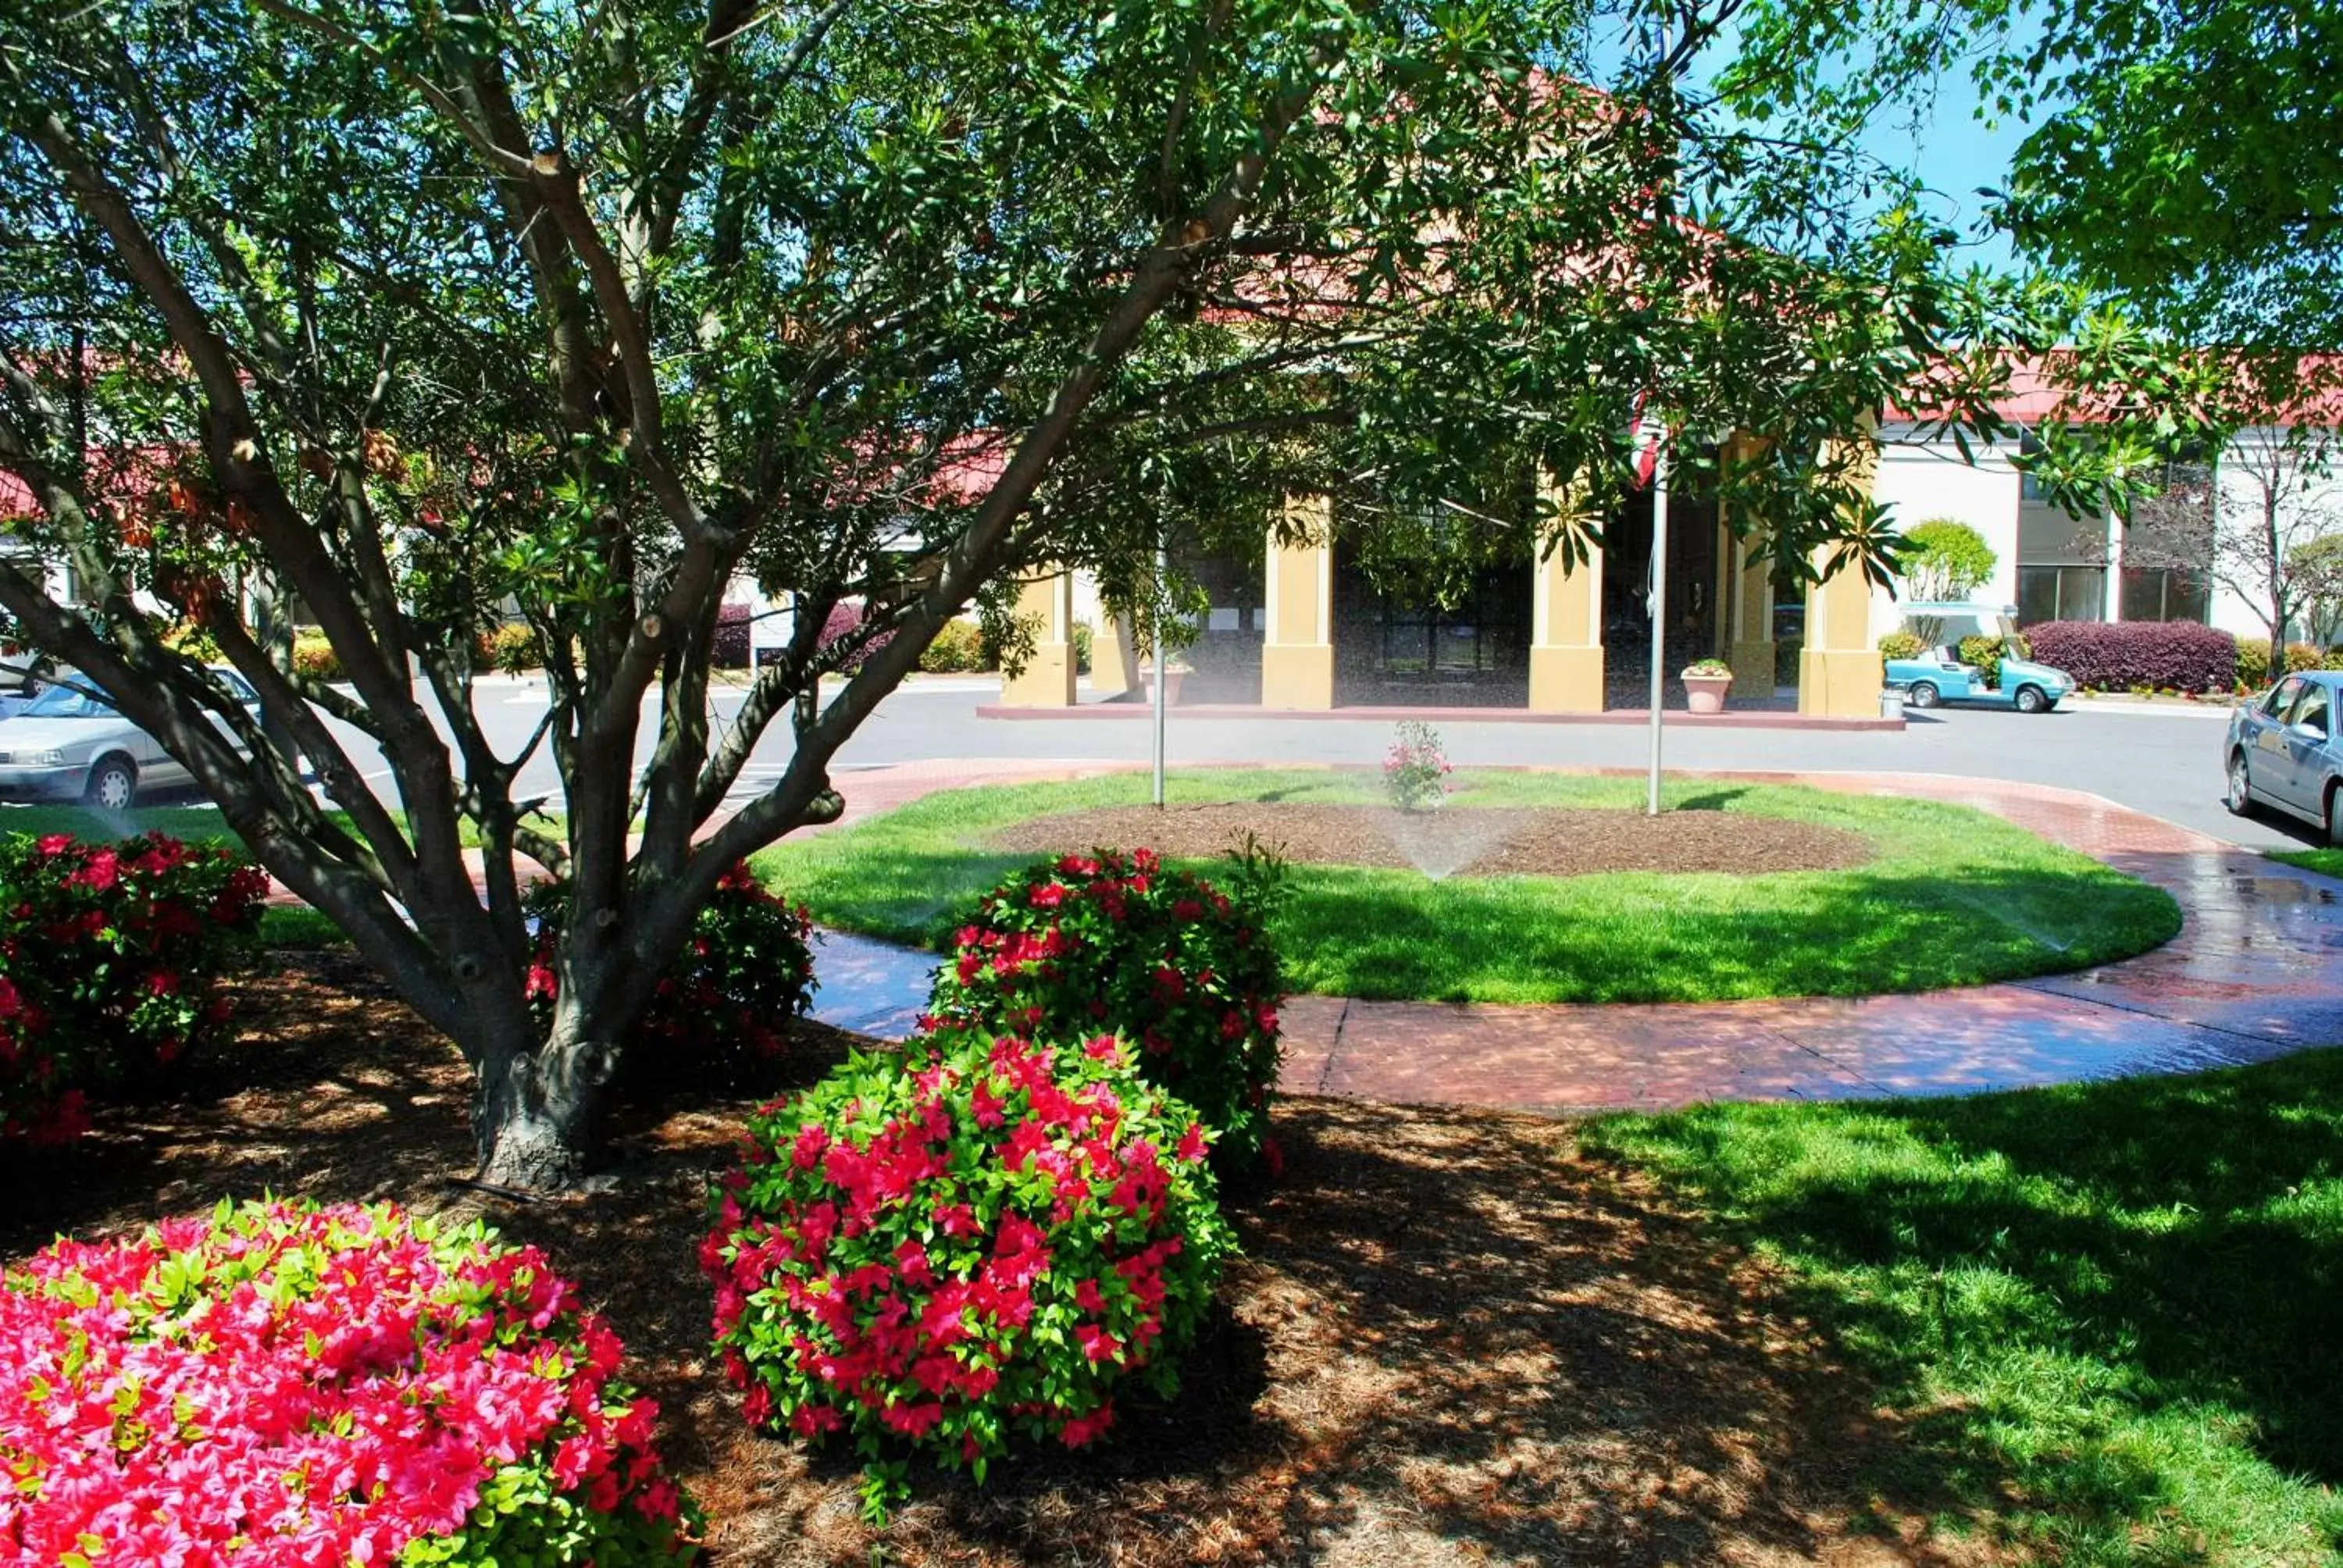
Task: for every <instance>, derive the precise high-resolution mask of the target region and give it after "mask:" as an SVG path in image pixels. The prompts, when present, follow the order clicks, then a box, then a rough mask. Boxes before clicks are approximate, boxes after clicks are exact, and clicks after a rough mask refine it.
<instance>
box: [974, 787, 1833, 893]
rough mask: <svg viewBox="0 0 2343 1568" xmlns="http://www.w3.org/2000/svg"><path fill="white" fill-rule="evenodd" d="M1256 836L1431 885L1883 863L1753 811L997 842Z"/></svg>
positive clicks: (1200, 815) (1002, 841) (1101, 831)
mask: <svg viewBox="0 0 2343 1568" xmlns="http://www.w3.org/2000/svg"><path fill="white" fill-rule="evenodd" d="M1248 834H1251V835H1252V836H1254V837H1255V838H1256V839H1259V840H1260V842H1261V844H1262V847H1264V848H1266V849H1273V850H1275V851H1276V852H1277V853H1278V854H1279V855H1281V856H1282V857H1283V858H1284V859H1288V860H1299V861H1308V862H1311V863H1314V864H1325V865H1339V866H1389V867H1397V868H1402V869H1405V868H1408V867H1413V868H1415V869H1420V870H1422V871H1423V872H1424V873H1425V874H1426V875H1427V876H1435V877H1437V876H1452V875H1453V876H1467V877H1583V876H1587V875H1590V874H1593V873H1595V872H1600V871H1726V872H1737V873H1741V874H1744V875H1754V874H1755V873H1758V872H1764V871H1835V870H1843V869H1846V868H1847V867H1850V866H1860V865H1862V864H1863V863H1865V861H1867V860H1869V859H1872V857H1873V856H1874V855H1875V853H1876V852H1877V851H1876V850H1875V849H1874V847H1873V845H1872V842H1871V840H1870V839H1866V838H1865V837H1864V836H1863V835H1862V834H1860V833H1850V832H1847V831H1845V830H1844V829H1837V828H1823V827H1817V826H1815V825H1814V824H1813V823H1809V822H1792V821H1787V820H1785V819H1782V818H1779V817H1758V816H1753V815H1749V814H1747V813H1745V812H1737V811H1736V812H1725V811H1704V810H1697V809H1676V810H1672V811H1669V812H1668V813H1667V814H1666V815H1664V816H1661V817H1646V816H1644V814H1643V813H1642V812H1640V811H1621V810H1602V809H1559V808H1533V807H1521V808H1516V807H1475V806H1449V807H1443V808H1442V809H1438V810H1434V811H1416V812H1403V811H1399V810H1396V809H1389V808H1385V807H1380V806H1321V805H1300V804H1291V803H1283V802H1276V801H1257V800H1246V801H1232V802H1228V803H1225V804H1221V805H1212V806H1172V807H1169V808H1166V809H1162V810H1160V811H1159V810H1157V809H1155V808H1154V807H1152V806H1118V807H1110V808H1104V809H1099V810H1093V811H1075V812H1070V813H1067V814H1066V815H1063V816H1057V817H1036V818H1033V819H1031V820H1029V821H1024V822H1020V823H1018V824H1016V825H1015V826H1013V827H1011V828H1006V829H1001V831H1000V832H998V833H995V834H993V835H992V837H991V839H990V840H989V841H990V843H991V844H992V845H993V846H994V847H996V848H999V849H1013V850H1016V851H1018V852H1020V853H1022V854H1069V853H1078V852H1081V851H1084V850H1088V849H1095V848H1097V847H1099V846H1100V845H1109V846H1124V847H1127V846H1130V845H1134V844H1145V845H1148V846H1150V847H1151V848H1153V849H1156V850H1157V851H1159V852H1160V853H1161V854H1165V855H1169V856H1172V857H1174V858H1177V859H1198V860H1202V859H1212V857H1214V856H1217V855H1225V854H1227V853H1229V852H1230V851H1231V850H1232V849H1236V848H1238V847H1239V846H1241V845H1242V843H1243V842H1244V840H1245V838H1246V835H1248Z"/></svg>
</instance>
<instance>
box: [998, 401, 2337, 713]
mask: <svg viewBox="0 0 2343 1568" xmlns="http://www.w3.org/2000/svg"><path fill="white" fill-rule="evenodd" d="M2022 412H2023V410H2020V413H2021V414H2022ZM1878 437H1879V439H1878V447H1877V452H1876V461H1875V467H1874V471H1873V480H1872V493H1873V496H1874V498H1875V499H1876V500H1878V501H1879V502H1880V503H1881V504H1882V505H1884V506H1885V507H1887V508H1889V509H1890V511H1891V513H1892V515H1893V516H1894V518H1895V519H1896V522H1897V524H1898V525H1900V526H1902V527H1906V528H1909V527H1912V526H1915V525H1916V524H1918V523H1921V522H1925V521H1927V520H1930V519H1933V518H1952V519H1955V520H1956V521H1959V522H1963V523H1966V524H1967V525H1969V526H1970V527H1971V528H1975V529H1976V531H1977V532H1978V534H1979V535H1981V536H1982V537H1983V538H1984V539H1985V540H1986V544H1987V545H1988V546H1989V547H1990V548H1992V550H1993V552H1994V556H1995V559H1996V567H1995V571H1994V575H1993V577H1992V578H1991V579H1990V580H1989V581H1987V582H1986V584H1985V585H1983V586H1982V587H1980V588H1978V589H1977V590H1976V594H1975V595H1974V596H1973V597H1975V598H1979V599H1982V600H1986V601H1990V602H1994V603H1999V604H2011V605H2016V607H2017V608H2018V619H2019V621H2020V623H2021V624H2030V623H2033V622H2037V621H2044V620H2190V621H2198V622H2204V623H2208V624H2211V625H2213V626H2216V627H2218V628H2221V629H2224V630H2227V631H2230V632H2233V633H2235V634H2236V635H2237V636H2240V637H2262V636H2267V635H2268V628H2267V626H2266V624H2265V623H2264V620H2263V618H2262V617H2261V615H2260V613H2258V610H2257V608H2256V607H2255V605H2254V603H2253V602H2251V601H2250V600H2249V599H2248V598H2247V595H2246V593H2244V592H2241V591H2240V588H2239V586H2238V585H2240V584H2244V585H2246V586H2247V588H2250V586H2251V581H2252V572H2251V569H2250V563H2248V562H2242V561H2237V560H2234V559H2229V558H2227V556H2225V558H2223V559H2222V560H2220V561H2217V560H2216V559H2215V554H2216V552H2217V551H2221V552H2228V553H2231V554H2234V553H2235V552H2236V551H2237V550H2239V549H2241V548H2244V546H2243V545H2241V543H2240V542H2239V541H2240V540H2241V539H2242V538H2245V537H2246V536H2247V535H2250V534H2251V532H2252V531H2253V527H2254V525H2255V523H2256V521H2257V520H2258V518H2261V516H2262V513H2263V508H2264V507H2265V504H2266V502H2267V501H2268V498H2270V497H2271V495H2272V494H2274V493H2275V494H2276V495H2277V501H2276V505H2277V506H2278V509H2279V512H2280V515H2281V518H2282V520H2283V525H2284V527H2285V528H2286V529H2287V530H2288V533H2289V535H2290V536H2292V537H2298V538H2311V537H2316V536H2317V535H2319V534H2324V533H2328V532H2332V531H2337V530H2343V477H2337V478H2333V479H2329V478H2328V477H2324V476H2322V475H2320V474H2318V473H2316V472H2310V473H2305V474H2298V475H2295V474H2288V473H2286V472H2284V471H2282V470H2274V469H2273V465H2274V463H2276V462H2277V461H2278V458H2279V456H2280V455H2281V454H2282V452H2283V449H2284V447H2285V444H2286V443H2285V432H2284V431H2282V430H2278V429H2269V428H2264V429H2256V430H2247V431H2245V432H2243V433H2241V434H2240V435H2239V436H2238V437H2236V439H2235V440H2234V441H2233V442H2232V443H2231V445H2230V447H2229V448H2228V449H2227V450H2226V451H2225V452H2224V453H2223V454H2222V456H2221V459H2220V461H2218V462H2217V463H2215V464H2213V465H2211V466H2210V467H2209V470H2206V471H2200V477H2194V478H2193V487H2192V482H2191V480H2192V477H2190V476H2186V475H2183V476H2181V477H2180V480H2181V482H2180V483H2178V484H2177V485H2176V486H2175V487H2174V488H2173V490H2172V495H2173V496H2174V497H2175V498H2178V499H2177V502H2176V505H2177V514H2176V509H2175V508H2174V507H2167V508H2164V509H2163V511H2162V512H2160V513H2159V515H2158V517H2157V518H2155V519H2145V518H2143V519H2138V520H2135V522H2134V523H2133V524H2131V525H2128V526H2127V525H2126V524H2124V523H2123V522H2121V521H2120V520H2118V519H2116V518H2112V517H2105V518H2086V519H2081V520H2077V518H2073V517H2070V516H2069V515H2067V514H2066V512H2065V511H2063V510H2061V509H2060V508H2057V507H2056V506H2055V505H2053V504H2051V503H2050V502H2049V501H2048V500H2047V499H2046V498H2045V497H2044V495H2043V494H2042V493H2041V491H2040V490H2039V489H2038V488H2037V487H2036V486H2035V485H2034V483H2033V482H2032V481H2030V480H2029V479H2027V478H2026V476H2025V475H2024V474H2023V473H2022V472H2021V471H2020V470H2019V468H2018V467H2017V466H2016V463H2015V462H2014V461H2013V458H2015V457H2017V456H2018V455H2019V454H2020V453H2021V452H2022V451H2023V450H2024V445H2023V441H2024V437H2019V438H2018V440H2017V441H2016V442H2014V443H2010V444H2006V445H2002V446H1995V445H1992V444H1987V443H1982V442H1976V441H1972V442H1971V443H1970V446H1969V449H1968V452H1967V453H1966V455H1965V454H1964V453H1963V452H1962V451H1961V450H1960V448H1959V447H1956V445H1955V444H1954V443H1953V442H1952V441H1950V440H1949V439H1941V438H1928V437H1925V436H1924V435H1923V433H1922V432H1921V431H1920V430H1919V429H1918V428H1917V427H1914V426H1911V425H1908V424H1906V425H1898V424H1890V425H1887V426H1885V427H1882V428H1881V429H1880V431H1879V432H1878ZM2273 485H2275V486H2276V487H2277V489H2276V490H2275V491H2273V488H2272V487H2273ZM2192 498H2193V499H2192ZM1293 505H1294V506H1295V508H1297V513H1296V520H1297V521H1298V522H1299V523H1300V524H1301V525H1302V527H1301V528H1300V530H1299V532H1300V534H1301V538H1300V540H1299V542H1289V543H1288V544H1286V545H1284V546H1282V547H1280V546H1278V545H1277V544H1276V542H1275V540H1274V539H1273V538H1272V540H1270V541H1268V542H1267V543H1266V544H1265V546H1264V548H1263V551H1262V554H1261V556H1260V557H1259V558H1256V559H1254V560H1251V561H1241V560H1233V559H1226V558H1215V559H1201V560H1192V561H1190V562H1188V563H1186V564H1187V566H1188V568H1189V569H1190V570H1191V571H1192V573H1193V574H1194V575H1195V577H1196V578H1197V579H1198V580H1199V581H1200V582H1201V583H1202V585H1203V586H1204V588H1206V589H1207V591H1208V592H1209V594H1210V597H1211V601H1212V609H1211V611H1210V613H1209V615H1208V616H1207V618H1206V619H1205V620H1204V622H1203V623H1202V626H1201V627H1200V628H1199V633H1198V637H1197V640H1196V642H1195V644H1194V645H1193V647H1192V648H1190V649H1189V650H1188V651H1187V653H1186V655H1185V658H1186V659H1187V660H1188V662H1189V663H1190V664H1191V665H1192V673H1191V674H1189V675H1188V676H1187V677H1186V678H1184V681H1183V686H1184V688H1185V691H1184V696H1185V698H1186V699H1188V700H1199V699H1201V700H1206V701H1217V702H1231V703H1252V704H1258V705H1260V706H1262V707H1263V708H1268V709H1295V710H1312V709H1332V708H1337V707H1353V706H1368V705H1397V706H1436V707H1486V708H1513V709H1527V710H1529V711H1532V712H1544V713H1583V712H1593V711H1598V710H1601V709H1622V708H1640V707H1643V706H1644V705H1645V704H1646V703H1647V702H1648V695H1647V694H1648V690H1649V684H1648V683H1649V648H1650V644H1651V623H1650V618H1649V615H1648V612H1647V610H1646V608H1645V605H1644V594H1645V585H1646V581H1647V577H1646V574H1647V572H1648V570H1649V565H1650V541H1651V533H1652V528H1651V498H1650V496H1649V495H1648V494H1646V495H1644V496H1643V497H1640V498H1637V499H1636V500H1635V501H1634V503H1633V504H1631V505H1630V507H1629V508H1626V509H1625V510H1624V512H1623V513H1622V514H1621V515H1620V516H1617V517H1614V518H1610V519H1608V527H1607V528H1606V530H1605V531H1606V543H1605V548H1600V549H1597V550H1595V551H1594V552H1593V555H1592V556H1591V558H1589V559H1588V560H1587V561H1585V562H1584V563H1582V564H1580V565H1578V566H1576V567H1575V568H1572V567H1569V566H1567V565H1565V564H1564V563H1563V562H1561V561H1560V560H1559V559H1558V558H1556V559H1544V560H1541V559H1536V558H1533V552H1532V551H1531V549H1530V548H1529V547H1528V545H1527V544H1526V542H1525V543H1524V544H1523V547H1522V548H1521V549H1520V551H1519V555H1518V558H1515V559H1513V560H1511V561H1510V562H1505V563H1502V564H1499V565H1496V566H1493V567H1492V568H1489V569H1488V570H1486V571H1484V572H1483V573H1482V574H1481V575H1480V577H1479V578H1478V579H1477V580H1476V581H1475V582H1474V583H1473V585H1472V587H1471V589H1470V591H1469V592H1467V593H1465V594H1463V595H1462V596H1460V597H1459V598H1458V599H1457V602H1456V604H1455V605H1454V607H1453V608H1438V607H1435V606H1432V605H1428V604H1425V603H1422V602H1416V603H1410V602H1407V601H1405V600H1404V599H1393V598H1390V597H1387V596H1384V595H1381V594H1378V593H1377V592H1376V591H1375V589H1374V588H1373V585H1372V583H1371V582H1370V581H1369V580H1368V578H1367V577H1366V575H1365V574H1364V573H1363V571H1362V570H1361V569H1360V568H1359V566H1358V563H1357V562H1356V561H1355V559H1353V558H1352V555H1351V552H1350V550H1349V548H1348V547H1347V545H1346V544H1345V543H1344V542H1343V540H1342V536H1341V531H1340V530H1325V531H1326V532H1328V533H1331V534H1332V536H1333V538H1332V543H1325V542H1313V538H1312V536H1313V534H1315V533H1317V532H1318V530H1315V529H1312V528H1311V526H1310V525H1311V524H1312V521H1313V514H1312V508H1318V512H1317V513H1316V514H1315V516H1314V520H1318V521H1320V522H1324V521H1331V517H1330V516H1329V515H1327V514H1326V513H1325V512H1324V508H1326V507H1327V505H1328V503H1327V502H1325V501H1324V500H1323V499H1322V498H1316V499H1311V500H1302V501H1297V502H1295V503H1293ZM2192 507H2193V508H2195V509H2196V511H2197V513H2198V514H2200V515H2197V516H2195V517H2193V518H2192V517H2191V515H2190V508H2192ZM2176 515H2177V520H2176ZM1669 518H1670V545H1669V552H1668V560H1667V573H1668V592H1667V596H1666V603H1667V607H1668V619H1669V626H1668V628H1667V637H1666V648H1667V658H1668V663H1669V665H1670V666H1671V669H1670V672H1669V673H1670V685H1671V689H1672V690H1673V691H1674V692H1676V693H1679V694H1680V692H1681V688H1680V687H1677V686H1675V684H1674V669H1676V668H1682V666H1683V665H1684V664H1686V663H1689V662H1691V661H1692V660H1693V659H1694V658H1704V657H1714V658H1724V659H1725V660H1726V661H1727V662H1728V663H1730V664H1731V665H1732V666H1733V669H1734V677H1735V679H1734V690H1733V698H1734V701H1735V704H1736V705H1737V706H1747V705H1753V704H1772V705H1775V706H1778V707H1784V708H1789V707H1795V709H1797V710H1798V711H1800V712H1802V713H1807V714H1817V715H1826V716H1837V717H1847V718H1853V717H1861V716H1865V715H1870V714H1875V712H1876V711H1877V701H1878V692H1879V686H1880V668H1879V658H1878V655H1877V653H1876V648H1877V644H1878V639H1879V638H1881V637H1882V636H1884V635H1885V634H1886V633H1888V632H1890V631H1894V630H1896V629H1897V628H1899V627H1900V626H1901V625H1902V624H1903V620H1904V614H1903V609H1902V606H1901V603H1900V596H1899V595H1898V594H1897V593H1896V592H1893V591H1890V590H1885V589H1875V588H1871V587H1870V586H1869V585H1867V584H1865V583H1864V582H1863V581H1862V580H1861V579H1860V578H1857V577H1855V576H1853V575H1851V574H1849V575H1842V576H1838V577H1832V578H1825V580H1823V581H1822V582H1820V583H1816V584H1813V585H1806V584H1802V583H1798V582H1795V580H1792V579H1789V578H1785V577H1778V576H1777V575H1776V574H1775V572H1774V571H1773V570H1772V569H1771V568H1770V565H1769V563H1767V562H1766V561H1765V559H1764V558H1762V557H1760V556H1758V555H1756V553H1755V551H1753V549H1752V548H1751V547H1750V546H1749V545H1748V544H1747V543H1746V542H1745V541H1743V540H1739V539H1736V538H1735V537H1734V535H1733V534H1732V532H1731V530H1730V528H1729V526H1728V522H1727V519H1725V518H1723V517H1722V516H1720V515H1719V512H1718V509H1717V508H1716V507H1715V505H1714V504H1713V503H1710V502H1704V501H1703V500H1702V499H1701V498H1698V497H1686V496H1683V495H1673V496H1671V497H1670V498H1669ZM1021 613H1023V614H1025V615H1027V616H1029V617H1031V618H1033V620H1034V623H1035V624H1036V626H1037V627H1038V628H1040V636H1039V638H1038V648H1037V651H1036V656H1035V658H1034V659H1033V660H1032V662H1031V664H1030V665H1029V666H1028V668H1026V669H1025V670H1024V671H1022V672H1021V674H1020V675H1019V676H1018V677H1017V678H1013V679H1011V680H1009V681H1007V682H1005V683H1004V686H1003V689H1002V698H1001V700H1002V702H1003V703H1004V705H1007V706H1012V707H1038V708H1050V707H1068V706H1071V705H1072V704H1073V703H1074V702H1075V701H1076V699H1077V693H1076V682H1075V670H1074V660H1073V657H1072V652H1071V638H1072V636H1073V633H1072V630H1071V628H1073V627H1074V626H1075V625H1076V624H1078V623H1087V624H1089V625H1091V627H1092V628H1094V639H1095V646H1096V648H1097V649H1098V651H1097V653H1096V655H1095V658H1096V664H1097V670H1096V674H1095V676H1094V678H1093V681H1092V688H1091V696H1092V697H1093V699H1099V698H1106V697H1111V696H1113V695H1116V694H1117V693H1120V692H1123V691H1126V690H1131V689H1135V688H1136V686H1137V683H1138V680H1139V675H1138V671H1137V668H1136V666H1135V663H1134V661H1132V660H1131V657H1130V654H1129V650H1128V647H1127V642H1128V639H1127V638H1121V637H1120V636H1119V634H1118V631H1117V628H1115V627H1114V625H1113V622H1112V618H1111V617H1110V616H1108V615H1106V614H1105V613H1104V612H1103V611H1102V610H1101V608H1100V607H1099V605H1098V603H1097V599H1096V596H1095V593H1094V592H1093V591H1092V589H1091V585H1090V584H1089V583H1088V582H1087V581H1085V580H1084V579H1082V578H1081V577H1080V576H1079V575H1078V574H1059V575H1056V576H1053V577H1048V578H1038V579H1035V580H1033V581H1031V582H1028V583H1026V584H1025V585H1023V588H1022V590H1021ZM2295 629H2296V631H2297V632H2298V633H2299V632H2300V631H2301V629H2302V628H2295Z"/></svg>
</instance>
